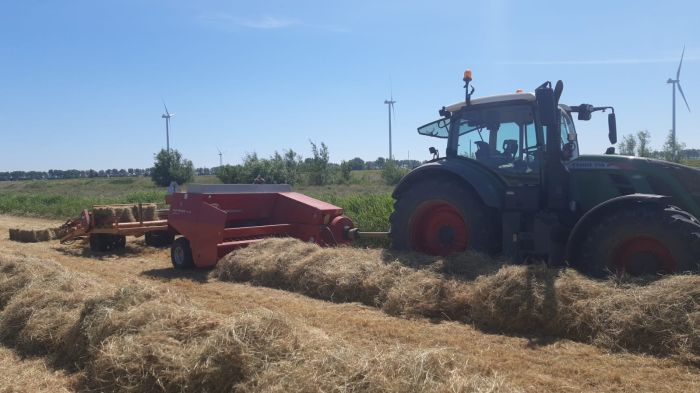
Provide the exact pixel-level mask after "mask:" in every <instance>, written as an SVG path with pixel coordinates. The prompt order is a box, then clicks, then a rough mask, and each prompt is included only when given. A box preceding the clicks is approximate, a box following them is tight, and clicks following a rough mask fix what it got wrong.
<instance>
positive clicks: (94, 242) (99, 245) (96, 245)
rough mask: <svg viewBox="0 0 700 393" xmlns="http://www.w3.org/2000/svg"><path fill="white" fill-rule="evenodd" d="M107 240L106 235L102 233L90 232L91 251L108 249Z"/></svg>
mask: <svg viewBox="0 0 700 393" xmlns="http://www.w3.org/2000/svg"><path fill="white" fill-rule="evenodd" d="M109 240H110V239H108V238H107V236H105V235H103V234H91V235H90V251H92V252H105V251H108V250H109Z"/></svg>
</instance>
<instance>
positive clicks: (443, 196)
mask: <svg viewBox="0 0 700 393" xmlns="http://www.w3.org/2000/svg"><path fill="white" fill-rule="evenodd" d="M390 222H391V230H390V233H389V236H390V237H391V242H392V247H393V248H395V249H399V250H413V251H419V252H423V253H426V254H431V255H448V254H451V253H454V252H461V251H464V250H466V249H473V250H477V251H484V252H493V251H495V249H496V248H497V247H498V242H499V241H500V236H498V233H497V227H496V225H495V222H496V219H495V217H494V215H493V213H492V211H491V210H490V209H488V208H487V207H486V206H484V204H483V203H482V202H481V201H480V200H479V198H478V197H477V196H475V195H474V193H473V192H472V191H471V190H469V189H468V188H466V187H465V186H464V185H461V184H458V183H455V182H451V181H449V180H447V179H440V178H438V179H434V180H428V181H423V182H420V183H418V184H415V185H413V186H412V187H411V188H409V189H408V190H407V191H405V192H403V193H402V194H401V195H399V196H398V199H397V201H396V203H394V212H393V213H392V214H391V217H390Z"/></svg>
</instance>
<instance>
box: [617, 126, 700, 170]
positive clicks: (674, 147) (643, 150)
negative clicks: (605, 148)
mask: <svg viewBox="0 0 700 393" xmlns="http://www.w3.org/2000/svg"><path fill="white" fill-rule="evenodd" d="M618 153H619V154H621V155H624V156H637V157H648V158H657V159H660V160H666V161H671V162H681V161H683V160H697V159H700V149H687V148H686V145H685V143H682V142H679V141H678V139H676V140H675V141H674V140H673V135H672V133H671V132H669V133H668V135H667V136H666V141H665V142H664V144H663V146H661V149H660V150H654V149H652V148H651V134H650V133H649V131H647V130H642V131H637V132H636V133H634V134H627V135H624V136H623V137H622V140H621V141H620V143H619V144H618Z"/></svg>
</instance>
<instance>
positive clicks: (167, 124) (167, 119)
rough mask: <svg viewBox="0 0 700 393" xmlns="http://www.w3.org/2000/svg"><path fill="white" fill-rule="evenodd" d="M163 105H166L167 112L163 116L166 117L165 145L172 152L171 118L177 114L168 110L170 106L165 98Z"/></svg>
mask: <svg viewBox="0 0 700 393" xmlns="http://www.w3.org/2000/svg"><path fill="white" fill-rule="evenodd" d="M163 107H165V113H164V114H163V116H161V117H162V118H163V119H165V146H166V151H167V152H168V153H170V118H171V117H173V116H175V114H174V113H170V112H168V107H167V105H165V100H163Z"/></svg>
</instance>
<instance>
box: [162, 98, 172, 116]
mask: <svg viewBox="0 0 700 393" xmlns="http://www.w3.org/2000/svg"><path fill="white" fill-rule="evenodd" d="M160 100H161V101H163V107H164V108H165V114H167V115H168V116H170V112H168V106H167V105H165V100H164V99H162V98H161V99H160Z"/></svg>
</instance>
